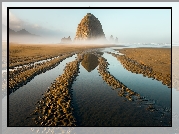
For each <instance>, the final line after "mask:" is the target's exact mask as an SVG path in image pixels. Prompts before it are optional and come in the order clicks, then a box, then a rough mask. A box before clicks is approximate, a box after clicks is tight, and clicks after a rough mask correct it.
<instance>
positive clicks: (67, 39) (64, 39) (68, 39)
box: [61, 36, 72, 43]
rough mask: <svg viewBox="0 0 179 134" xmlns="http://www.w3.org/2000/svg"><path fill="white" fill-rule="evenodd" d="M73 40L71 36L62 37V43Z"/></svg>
mask: <svg viewBox="0 0 179 134" xmlns="http://www.w3.org/2000/svg"><path fill="white" fill-rule="evenodd" d="M71 41H72V40H71V38H70V36H69V37H68V38H65V37H64V38H62V39H61V43H70V42H71Z"/></svg>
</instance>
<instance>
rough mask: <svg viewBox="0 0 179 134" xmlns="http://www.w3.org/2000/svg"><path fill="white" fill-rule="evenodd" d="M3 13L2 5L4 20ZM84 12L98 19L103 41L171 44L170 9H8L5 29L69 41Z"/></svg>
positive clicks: (56, 40) (3, 8)
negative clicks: (111, 39)
mask: <svg viewBox="0 0 179 134" xmlns="http://www.w3.org/2000/svg"><path fill="white" fill-rule="evenodd" d="M5 10H6V8H5V6H4V5H3V4H2V14H4V15H3V16H4V17H5V16H6V15H5ZM87 13H92V14H93V15H94V16H95V17H97V18H98V19H99V21H100V22H101V24H102V28H103V31H104V34H105V37H106V39H107V40H109V37H110V36H111V35H113V37H114V38H116V37H117V38H118V41H119V43H152V42H155V43H171V10H170V9H100V10H99V9H68V10H66V9H10V10H9V28H11V29H13V30H15V31H19V30H21V29H26V30H27V31H28V32H30V33H32V34H35V35H39V36H42V37H45V38H49V39H51V38H54V41H55V42H56V43H57V42H60V41H61V38H63V37H68V36H70V37H71V39H72V40H73V39H74V37H75V35H76V31H77V26H78V24H79V23H80V21H81V20H82V19H83V17H84V16H85V15H86V14H87ZM6 17H7V16H6ZM6 23H7V22H5V21H4V22H3V23H2V24H4V25H5V26H6Z"/></svg>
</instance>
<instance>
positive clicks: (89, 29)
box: [74, 13, 106, 41]
mask: <svg viewBox="0 0 179 134" xmlns="http://www.w3.org/2000/svg"><path fill="white" fill-rule="evenodd" d="M98 39H104V40H105V39H106V38H105V34H104V32H103V29H102V25H101V23H100V21H99V20H98V18H96V17H95V16H94V15H93V14H91V13H87V15H86V16H84V18H83V19H82V20H81V22H80V23H79V24H78V27H77V32H76V36H75V39H74V41H80V40H83V41H86V40H98Z"/></svg>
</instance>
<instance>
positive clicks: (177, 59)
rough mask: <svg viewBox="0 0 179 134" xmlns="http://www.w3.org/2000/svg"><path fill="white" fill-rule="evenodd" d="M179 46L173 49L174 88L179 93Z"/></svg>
mask: <svg viewBox="0 0 179 134" xmlns="http://www.w3.org/2000/svg"><path fill="white" fill-rule="evenodd" d="M178 67H179V46H175V47H172V87H173V88H175V89H176V90H177V91H179V69H178Z"/></svg>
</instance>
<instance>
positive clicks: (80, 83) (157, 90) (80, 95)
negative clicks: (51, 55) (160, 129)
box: [9, 48, 171, 126]
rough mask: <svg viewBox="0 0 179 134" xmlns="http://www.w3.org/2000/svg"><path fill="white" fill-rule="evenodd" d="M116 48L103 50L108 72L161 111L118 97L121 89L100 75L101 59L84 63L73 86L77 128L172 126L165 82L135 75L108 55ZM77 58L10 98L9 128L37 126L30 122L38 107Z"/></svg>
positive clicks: (87, 60)
mask: <svg viewBox="0 0 179 134" xmlns="http://www.w3.org/2000/svg"><path fill="white" fill-rule="evenodd" d="M107 51H108V52H113V53H116V54H119V53H117V52H115V51H114V50H113V48H106V49H101V52H103V53H100V54H101V56H102V57H104V58H105V59H107V62H108V63H109V64H110V65H109V66H108V71H109V72H110V74H111V75H113V76H114V77H115V78H116V79H117V80H119V81H120V82H122V83H123V84H125V85H126V86H127V87H129V88H130V89H132V90H133V91H135V92H137V93H139V94H140V95H141V96H143V97H145V98H146V99H148V100H150V102H151V101H152V102H153V104H154V105H155V106H156V107H157V108H158V109H159V110H158V111H154V112H151V111H148V110H146V107H147V105H145V103H140V104H138V103H136V102H135V101H128V100H127V99H126V98H124V97H121V96H119V95H118V91H119V90H120V89H116V90H115V89H112V87H110V86H109V85H108V84H107V83H106V82H104V81H103V79H102V76H100V74H99V73H98V70H97V68H98V67H99V66H98V62H97V57H96V58H95V56H94V55H93V59H90V58H86V59H84V60H82V62H81V63H80V66H79V68H80V69H79V72H80V73H79V76H77V77H76V80H75V81H74V82H73V85H72V89H73V92H72V93H73V94H72V101H73V108H74V117H75V118H76V120H77V126H170V125H171V124H170V122H171V111H170V112H168V111H167V112H166V111H165V110H163V109H169V110H170V109H171V88H168V87H167V86H165V85H162V82H160V81H157V80H152V79H151V78H147V77H144V76H143V75H142V74H135V73H132V72H130V71H127V70H126V69H124V67H123V66H122V65H121V63H120V62H119V61H118V60H117V59H116V58H115V57H113V56H112V55H111V54H107V53H106V52H107ZM75 57H76V55H74V56H72V57H70V58H67V59H65V60H64V61H62V62H61V63H60V64H59V65H58V66H57V67H55V68H54V69H51V70H49V71H47V72H45V73H43V74H40V75H38V76H36V77H35V78H34V79H33V80H31V81H30V82H29V83H27V84H26V85H24V86H23V87H21V88H19V89H18V90H17V91H15V92H14V93H12V94H10V95H9V125H10V126H28V125H29V126H34V125H35V124H33V122H31V121H30V119H26V117H28V116H29V114H30V113H31V112H32V111H33V110H34V109H35V107H36V106H35V103H36V102H37V101H39V100H40V99H41V97H42V94H43V93H44V92H45V91H46V90H47V88H48V87H49V86H50V85H51V83H52V82H53V80H55V79H56V78H57V77H58V76H59V75H61V74H62V73H63V69H64V67H65V65H66V63H68V62H70V61H73V60H75Z"/></svg>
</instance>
